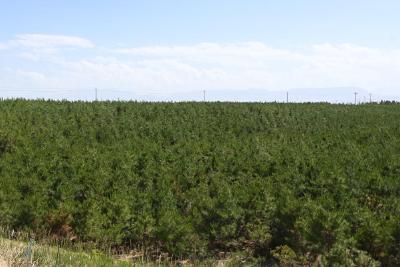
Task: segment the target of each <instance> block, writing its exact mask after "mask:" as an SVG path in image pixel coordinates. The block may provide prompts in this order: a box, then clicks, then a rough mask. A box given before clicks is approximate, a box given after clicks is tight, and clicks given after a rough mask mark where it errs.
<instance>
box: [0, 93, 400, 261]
mask: <svg viewBox="0 0 400 267" xmlns="http://www.w3.org/2000/svg"><path fill="white" fill-rule="evenodd" d="M399 118H400V106H399V105H385V104H380V105H360V106H348V105H329V104H261V103H258V104H255V103H252V104H250V103H137V102H94V103H87V102H66V101H60V102H57V101H25V100H7V101H1V102H0V226H2V227H8V228H12V229H16V230H25V231H33V232H35V233H37V234H46V233H47V234H51V235H56V234H57V233H59V232H62V231H61V230H63V231H64V232H65V233H64V232H63V233H64V234H63V236H64V237H67V236H72V237H74V239H76V240H79V241H81V242H87V241H93V242H97V243H98V244H105V245H107V246H108V245H109V246H113V247H118V246H121V247H129V248H135V247H137V248H143V247H147V248H149V249H151V248H157V249H160V250H163V251H165V252H168V253H170V254H171V255H176V256H180V257H188V256H196V257H208V256H210V255H215V253H218V252H235V251H244V250H245V251H249V252H250V253H252V254H253V255H254V256H256V257H265V258H266V259H270V258H274V259H275V261H279V262H281V264H287V263H289V264H294V265H296V264H299V265H301V264H306V263H307V262H317V261H319V262H321V263H324V262H325V263H328V264H330V263H336V264H338V265H344V266H374V265H377V266H378V265H379V264H383V265H386V266H399V265H400V223H399V222H400V180H399V179H400V123H399ZM61 237H62V236H60V237H58V238H61Z"/></svg>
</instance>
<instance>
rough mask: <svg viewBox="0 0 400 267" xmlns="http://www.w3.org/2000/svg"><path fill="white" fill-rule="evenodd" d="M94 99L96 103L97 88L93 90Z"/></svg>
mask: <svg viewBox="0 0 400 267" xmlns="http://www.w3.org/2000/svg"><path fill="white" fill-rule="evenodd" d="M94 99H95V100H96V101H97V88H95V89H94Z"/></svg>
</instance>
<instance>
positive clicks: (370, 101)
mask: <svg viewBox="0 0 400 267" xmlns="http://www.w3.org/2000/svg"><path fill="white" fill-rule="evenodd" d="M369 103H372V94H371V93H370V94H369Z"/></svg>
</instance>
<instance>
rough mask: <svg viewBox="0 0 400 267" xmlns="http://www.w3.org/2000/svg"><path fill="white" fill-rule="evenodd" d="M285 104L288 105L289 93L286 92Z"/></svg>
mask: <svg viewBox="0 0 400 267" xmlns="http://www.w3.org/2000/svg"><path fill="white" fill-rule="evenodd" d="M286 103H289V92H286Z"/></svg>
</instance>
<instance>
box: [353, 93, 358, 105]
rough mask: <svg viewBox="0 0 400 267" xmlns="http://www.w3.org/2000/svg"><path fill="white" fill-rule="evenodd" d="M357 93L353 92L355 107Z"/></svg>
mask: <svg viewBox="0 0 400 267" xmlns="http://www.w3.org/2000/svg"><path fill="white" fill-rule="evenodd" d="M357 95H358V93H357V92H354V105H357Z"/></svg>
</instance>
